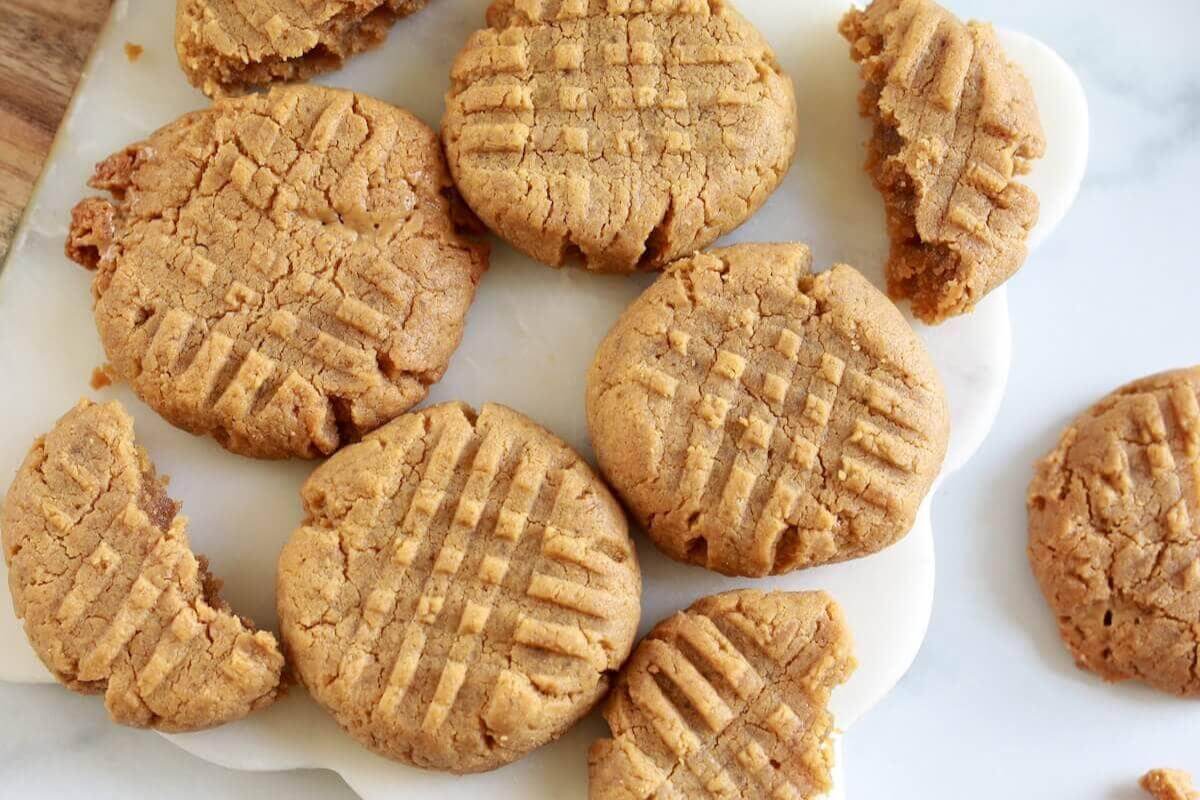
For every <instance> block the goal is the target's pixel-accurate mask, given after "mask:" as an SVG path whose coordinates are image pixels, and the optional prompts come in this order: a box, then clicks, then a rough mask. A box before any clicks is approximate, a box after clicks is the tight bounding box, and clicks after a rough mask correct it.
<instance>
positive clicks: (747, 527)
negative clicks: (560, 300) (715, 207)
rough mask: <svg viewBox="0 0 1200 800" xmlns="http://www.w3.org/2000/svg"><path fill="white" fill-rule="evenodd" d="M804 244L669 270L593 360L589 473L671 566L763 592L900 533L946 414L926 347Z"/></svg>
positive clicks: (940, 452)
mask: <svg viewBox="0 0 1200 800" xmlns="http://www.w3.org/2000/svg"><path fill="white" fill-rule="evenodd" d="M811 268H812V256H811V254H810V253H809V250H808V248H807V247H805V246H804V245H802V244H773V245H749V244H744V245H735V246H733V247H729V248H724V249H717V250H712V251H710V252H707V253H700V254H697V255H695V256H692V257H690V258H685V259H681V260H679V261H677V262H675V263H674V264H671V265H670V266H669V267H668V268H667V270H666V272H665V273H664V274H663V275H662V276H661V277H660V278H659V279H658V280H657V281H656V282H655V283H654V284H653V285H652V286H651V287H650V288H649V289H647V290H646V291H645V292H644V293H643V294H642V296H641V297H639V298H638V299H637V300H636V301H634V302H633V303H632V304H631V305H630V306H629V307H628V308H627V309H626V311H625V313H624V314H623V315H622V316H621V318H620V319H619V320H618V321H617V323H616V324H615V325H614V326H613V328H612V330H611V331H610V332H609V334H608V336H607V338H605V340H604V342H603V343H602V344H601V346H600V348H599V350H598V352H597V354H596V358H595V361H594V363H593V364H592V367H591V370H590V371H589V373H588V386H587V417H588V426H589V429H590V431H591V438H592V445H593V447H594V448H595V451H596V457H597V459H598V460H599V463H600V467H601V471H602V472H603V473H604V475H605V477H606V478H607V479H608V481H609V482H610V484H611V485H612V486H613V487H614V489H616V491H617V492H618V493H619V494H620V495H621V497H622V498H623V499H624V501H625V503H626V505H627V506H628V508H629V509H630V511H631V513H632V514H633V515H634V517H636V519H637V520H638V522H640V523H641V524H642V525H643V526H644V527H645V529H646V532H647V533H648V534H649V536H650V538H651V539H652V540H653V541H654V542H655V543H656V544H657V545H658V546H659V547H660V548H661V549H662V550H663V551H664V552H665V553H666V554H667V555H669V556H671V557H672V558H674V559H677V560H679V561H684V562H687V563H692V564H697V565H700V566H704V567H707V568H709V569H713V570H717V571H719V572H723V573H725V574H727V575H744V576H762V575H768V574H779V573H784V572H789V571H791V570H795V569H800V568H802V567H811V566H816V565H819V564H826V563H830V562H833V561H842V560H845V559H850V558H856V557H859V556H864V555H867V554H869V553H873V552H875V551H877V550H880V549H882V548H884V547H887V546H888V545H890V544H892V543H893V542H895V541H897V540H898V539H900V538H901V537H902V536H904V535H905V534H906V533H907V532H908V531H909V529H910V528H911V527H912V524H913V521H914V519H915V517H916V513H917V508H918V506H919V505H920V504H921V501H922V499H923V498H924V497H925V495H926V494H927V493H928V491H929V489H930V487H931V486H932V484H933V481H934V478H935V477H936V476H937V474H938V471H939V469H940V468H941V463H942V458H943V456H944V454H945V450H946V442H947V437H948V432H949V412H948V409H947V406H946V397H945V394H944V392H943V389H942V386H941V382H940V381H939V379H938V376H937V373H936V371H935V370H934V367H933V364H932V362H931V360H930V358H929V354H928V353H927V352H926V350H925V348H924V345H923V344H922V343H921V341H920V339H918V338H917V336H916V334H915V333H914V332H913V330H912V328H911V327H909V325H908V323H907V322H906V321H905V320H904V318H903V317H902V316H901V314H900V312H899V311H898V310H897V309H896V307H895V306H893V305H892V303H891V302H890V301H889V300H888V299H887V298H886V297H884V296H883V294H882V293H880V292H879V291H878V290H877V289H875V287H873V286H872V285H871V284H870V283H869V282H868V281H867V280H866V278H864V277H863V276H862V275H861V274H859V273H858V272H857V271H856V270H854V269H853V268H852V267H848V266H845V265H838V266H835V267H833V268H832V269H830V270H828V271H826V272H823V273H820V274H813V273H812V272H811Z"/></svg>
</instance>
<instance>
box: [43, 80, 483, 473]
mask: <svg viewBox="0 0 1200 800" xmlns="http://www.w3.org/2000/svg"><path fill="white" fill-rule="evenodd" d="M91 185H92V186H93V187H95V188H98V189H104V190H107V191H109V192H111V193H112V195H113V197H114V200H113V201H109V200H106V199H100V198H89V199H87V200H84V201H82V202H81V203H80V204H79V205H78V206H76V208H75V210H74V212H73V214H72V226H71V233H70V236H69V239H68V242H67V253H68V255H69V256H71V257H72V258H74V259H75V260H76V261H78V262H80V263H81V264H83V265H85V266H87V267H90V268H93V269H95V270H96V277H95V280H94V282H93V295H94V299H95V316H96V325H97V329H98V330H99V333H100V339H101V341H102V343H103V345H104V350H105V353H106V355H107V357H108V361H109V362H110V364H111V366H112V373H113V375H114V377H116V378H117V379H120V380H125V381H128V382H129V383H130V385H131V386H132V388H133V389H134V391H135V392H137V394H138V396H139V397H140V398H141V399H142V400H144V401H145V402H146V403H148V404H149V405H150V406H151V407H152V408H154V409H155V411H157V412H158V413H160V414H161V415H162V416H164V417H165V418H166V419H167V420H169V421H170V422H172V423H173V424H175V425H177V426H179V427H181V428H184V429H186V430H189V431H192V432H194V433H198V434H210V435H212V436H214V437H215V438H216V439H217V440H218V441H219V442H220V443H221V444H222V445H224V446H225V447H226V448H228V449H230V450H232V451H234V452H236V453H241V454H243V455H249V456H255V457H261V458H278V457H287V456H301V457H308V458H312V457H317V456H321V455H327V454H329V453H331V452H333V451H334V450H336V449H337V448H338V447H339V446H341V445H342V444H344V443H346V442H347V441H351V440H354V439H356V438H359V437H361V436H362V435H363V434H364V433H366V432H368V431H371V430H373V429H374V428H376V427H378V426H379V425H382V424H383V423H385V422H387V421H388V420H390V419H392V418H394V417H396V416H397V415H399V414H401V413H403V412H404V411H406V410H408V409H409V408H410V407H412V406H413V405H414V404H416V403H417V402H419V401H420V400H421V399H423V398H424V397H425V395H426V393H427V392H428V388H429V386H430V385H431V384H432V383H434V382H436V381H437V380H438V379H439V378H440V377H441V376H442V374H443V373H444V372H445V370H446V366H447V363H448V360H449V358H450V355H451V353H452V352H453V351H454V349H455V348H456V347H457V345H458V342H459V341H460V339H461V337H462V331H463V325H464V319H465V316H466V312H467V309H468V307H469V306H470V303H471V301H472V299H473V297H474V294H475V287H476V284H477V282H478V280H479V278H480V277H481V275H482V273H483V272H484V270H485V269H486V267H487V249H486V247H485V246H484V245H482V244H480V243H477V242H474V241H471V240H470V239H467V238H465V237H464V236H463V235H461V233H460V231H459V228H458V226H457V225H456V222H455V219H456V215H457V214H458V209H456V200H455V195H454V194H453V191H452V189H451V186H450V178H449V175H448V173H447V172H446V168H445V163H444V161H443V159H442V155H441V150H440V147H439V144H438V140H437V136H436V135H435V134H434V132H433V131H431V130H430V129H429V128H428V127H426V126H425V125H424V124H423V123H421V122H420V121H419V120H417V119H416V118H415V117H413V116H412V115H411V114H409V113H408V112H406V111H403V110H401V109H398V108H395V107H393V106H389V105H387V104H385V103H382V102H380V101H377V100H373V99H371V98H368V97H364V96H362V95H356V94H353V93H351V92H346V91H341V90H333V89H324V88H320V87H315V86H289V87H282V88H276V89H273V90H272V91H271V92H270V93H268V94H261V95H252V96H248V97H244V98H233V99H224V100H218V101H217V102H216V103H215V104H214V105H213V106H212V108H210V109H207V110H204V111H197V112H194V113H192V114H188V115H186V116H184V117H182V118H180V119H179V120H177V121H175V122H174V123H171V124H170V125H168V126H166V127H165V128H163V129H161V130H159V131H158V132H157V133H155V134H154V135H152V136H151V137H150V138H149V139H148V140H146V141H145V142H141V143H139V144H135V145H132V146H131V147H128V148H126V149H125V150H123V151H121V152H120V153H117V154H115V155H113V156H110V157H109V158H108V159H107V160H105V161H104V162H102V163H100V164H99V165H98V166H97V168H96V173H95V175H94V177H93V178H92V181H91Z"/></svg>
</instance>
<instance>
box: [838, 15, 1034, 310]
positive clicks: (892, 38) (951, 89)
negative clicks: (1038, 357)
mask: <svg viewBox="0 0 1200 800" xmlns="http://www.w3.org/2000/svg"><path fill="white" fill-rule="evenodd" d="M841 32H842V35H843V36H845V37H846V39H847V40H849V42H850V43H851V49H850V53H851V55H852V56H853V58H854V60H855V61H857V62H859V63H860V64H861V65H862V77H863V80H864V81H865V83H866V86H865V88H864V89H863V91H862V94H861V96H860V105H861V110H862V114H863V116H865V117H868V118H870V119H872V120H873V121H874V123H875V133H874V136H873V137H872V139H871V141H870V143H869V144H868V146H867V171H868V172H869V173H870V175H871V177H872V178H873V179H874V181H875V185H876V186H877V187H878V188H879V190H880V192H882V194H883V199H884V202H885V205H886V208H887V224H888V232H889V235H890V237H891V240H892V248H891V256H890V258H889V259H888V265H887V273H888V291H889V293H890V294H891V295H892V297H894V298H896V299H900V298H909V299H911V300H912V308H913V313H914V314H916V315H917V316H918V317H920V318H921V319H922V320H924V321H925V322H930V323H934V322H940V321H942V320H944V319H946V318H948V317H952V316H954V315H956V314H963V313H966V312H968V311H970V310H971V309H972V308H973V307H974V306H975V304H976V303H978V302H979V301H980V300H981V299H983V297H984V295H986V294H987V293H988V292H990V291H991V290H992V289H995V288H996V287H997V286H999V285H1000V284H1001V283H1003V282H1004V281H1006V280H1008V278H1010V277H1011V276H1012V275H1013V273H1015V272H1016V271H1017V270H1018V269H1019V268H1020V266H1021V264H1022V263H1023V262H1024V260H1025V252H1026V248H1025V239H1026V237H1027V236H1028V234H1029V231H1030V230H1031V229H1032V228H1033V226H1034V224H1035V223H1036V222H1037V218H1038V200H1037V196H1036V195H1035V194H1034V193H1033V191H1032V190H1030V189H1029V187H1027V186H1025V185H1024V184H1022V183H1018V182H1017V181H1016V180H1015V177H1016V176H1019V175H1023V174H1024V173H1026V172H1028V171H1029V168H1030V164H1031V162H1032V161H1034V160H1035V159H1037V158H1040V157H1041V156H1042V155H1043V154H1044V153H1045V150H1046V142H1045V139H1044V137H1043V135H1042V124H1041V120H1040V118H1039V116H1038V111H1037V106H1036V104H1035V102H1034V97H1033V90H1032V88H1031V87H1030V85H1029V82H1028V80H1026V78H1025V76H1024V74H1022V72H1021V70H1020V68H1018V67H1017V66H1016V65H1015V64H1014V63H1013V62H1011V61H1010V60H1009V59H1008V58H1007V57H1006V56H1005V54H1004V52H1003V50H1002V49H1001V48H1000V44H999V41H998V40H997V38H996V32H995V31H994V30H993V29H992V27H991V26H990V25H986V24H982V23H978V22H968V23H966V24H963V23H962V22H961V21H959V20H958V19H957V18H956V17H955V16H954V15H953V14H951V13H950V12H949V11H947V10H946V9H944V8H942V7H941V6H939V5H938V4H937V3H934V2H932V0H875V2H873V3H871V5H870V6H868V7H867V9H866V10H865V11H860V10H858V9H854V10H851V11H850V12H849V13H847V14H846V16H845V18H843V20H842V24H841Z"/></svg>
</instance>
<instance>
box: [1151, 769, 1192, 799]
mask: <svg viewBox="0 0 1200 800" xmlns="http://www.w3.org/2000/svg"><path fill="white" fill-rule="evenodd" d="M1138 784H1139V785H1140V786H1141V787H1142V788H1143V789H1145V790H1146V791H1147V792H1148V793H1149V794H1150V795H1151V796H1152V797H1154V800H1197V798H1200V792H1197V791H1196V789H1195V787H1193V786H1192V776H1191V775H1189V774H1187V773H1186V772H1184V771H1182V770H1178V769H1152V770H1150V771H1149V772H1147V773H1146V774H1145V775H1143V776H1142V779H1141V780H1140V781H1138Z"/></svg>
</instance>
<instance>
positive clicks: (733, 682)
mask: <svg viewBox="0 0 1200 800" xmlns="http://www.w3.org/2000/svg"><path fill="white" fill-rule="evenodd" d="M852 649H853V648H852V643H851V636H850V631H849V629H848V628H847V627H846V623H845V621H844V619H843V618H842V612H841V609H840V608H838V606H837V604H836V603H835V602H834V601H833V600H832V599H831V598H830V597H829V596H828V595H826V594H825V593H824V592H771V593H769V594H764V593H762V592H759V591H753V590H743V591H737V592H727V593H725V594H719V595H714V596H712V597H706V598H703V599H701V600H699V601H697V602H696V603H695V604H693V605H692V606H691V608H689V609H687V611H684V612H681V613H678V614H675V615H674V616H672V617H669V618H668V619H666V620H663V621H662V622H660V623H659V624H658V625H657V626H655V628H654V629H653V630H652V631H651V632H650V633H649V635H647V636H646V638H645V639H643V640H642V641H641V642H640V643H639V644H638V646H637V649H636V650H635V651H634V654H633V656H632V657H631V658H630V659H629V663H628V664H626V665H625V667H624V668H623V669H622V670H621V674H620V676H619V677H618V678H617V682H616V684H615V685H614V687H613V691H612V693H611V694H610V695H609V698H608V700H607V701H606V702H605V707H604V718H605V719H606V720H607V721H608V725H609V727H610V728H611V729H612V738H611V739H602V740H600V741H598V742H596V743H595V744H593V745H592V748H591V751H590V753H589V755H588V777H589V781H588V797H589V798H590V800H631V799H632V798H650V797H705V796H714V795H715V796H720V797H724V798H730V800H757V798H763V797H781V798H782V797H787V798H796V799H797V800H801V799H806V798H817V797H822V796H824V795H825V794H826V793H827V792H828V791H829V790H830V788H832V785H831V781H830V770H831V768H832V766H833V748H832V743H831V741H830V738H831V736H832V734H833V717H832V715H831V714H830V713H829V711H828V710H827V705H828V702H829V696H830V693H831V692H832V690H833V689H834V687H836V686H837V685H839V684H841V683H844V682H845V681H846V680H847V679H848V678H849V677H850V674H851V673H852V672H853V671H854V669H855V666H856V664H855V661H854V656H853V655H852V653H851V651H852Z"/></svg>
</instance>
